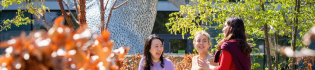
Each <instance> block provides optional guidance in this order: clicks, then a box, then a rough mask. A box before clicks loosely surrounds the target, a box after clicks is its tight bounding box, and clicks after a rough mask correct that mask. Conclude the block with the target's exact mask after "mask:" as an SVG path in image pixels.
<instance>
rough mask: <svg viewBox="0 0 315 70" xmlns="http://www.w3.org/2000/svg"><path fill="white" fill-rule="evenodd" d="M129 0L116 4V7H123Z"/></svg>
mask: <svg viewBox="0 0 315 70" xmlns="http://www.w3.org/2000/svg"><path fill="white" fill-rule="evenodd" d="M128 1H129V0H126V1H125V2H123V3H121V4H120V5H118V6H116V7H115V8H114V9H117V8H119V7H121V6H122V5H124V4H126V3H127V2H128Z"/></svg>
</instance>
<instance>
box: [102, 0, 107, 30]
mask: <svg viewBox="0 0 315 70" xmlns="http://www.w3.org/2000/svg"><path fill="white" fill-rule="evenodd" d="M100 1H101V6H100V9H101V12H100V13H101V25H100V26H101V28H100V29H101V30H103V29H104V25H105V17H104V16H105V11H106V9H107V8H106V7H107V5H108V1H109V0H107V2H106V5H105V6H104V5H103V4H104V3H103V1H104V0H100ZM104 8H105V9H104Z"/></svg>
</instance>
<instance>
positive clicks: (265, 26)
mask: <svg viewBox="0 0 315 70" xmlns="http://www.w3.org/2000/svg"><path fill="white" fill-rule="evenodd" d="M264 34H265V49H266V52H267V63H268V70H272V67H271V59H270V58H271V57H270V47H269V39H268V38H269V36H268V29H267V23H265V24H264Z"/></svg>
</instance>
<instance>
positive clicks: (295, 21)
mask: <svg viewBox="0 0 315 70" xmlns="http://www.w3.org/2000/svg"><path fill="white" fill-rule="evenodd" d="M295 11H297V13H295V17H294V24H293V25H292V27H293V29H292V30H293V32H292V43H291V47H292V49H293V51H295V46H296V35H297V27H298V22H299V19H298V14H299V12H300V0H295ZM295 62H296V58H295V57H292V66H291V67H292V70H295Z"/></svg>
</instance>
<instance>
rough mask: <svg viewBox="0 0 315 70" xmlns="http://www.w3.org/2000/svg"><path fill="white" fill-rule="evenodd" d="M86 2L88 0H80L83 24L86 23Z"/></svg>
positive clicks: (80, 19) (81, 21)
mask: <svg viewBox="0 0 315 70" xmlns="http://www.w3.org/2000/svg"><path fill="white" fill-rule="evenodd" d="M85 3H86V0H79V12H80V15H79V16H80V18H79V22H80V24H81V25H83V24H86V17H85V15H86V12H85Z"/></svg>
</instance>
